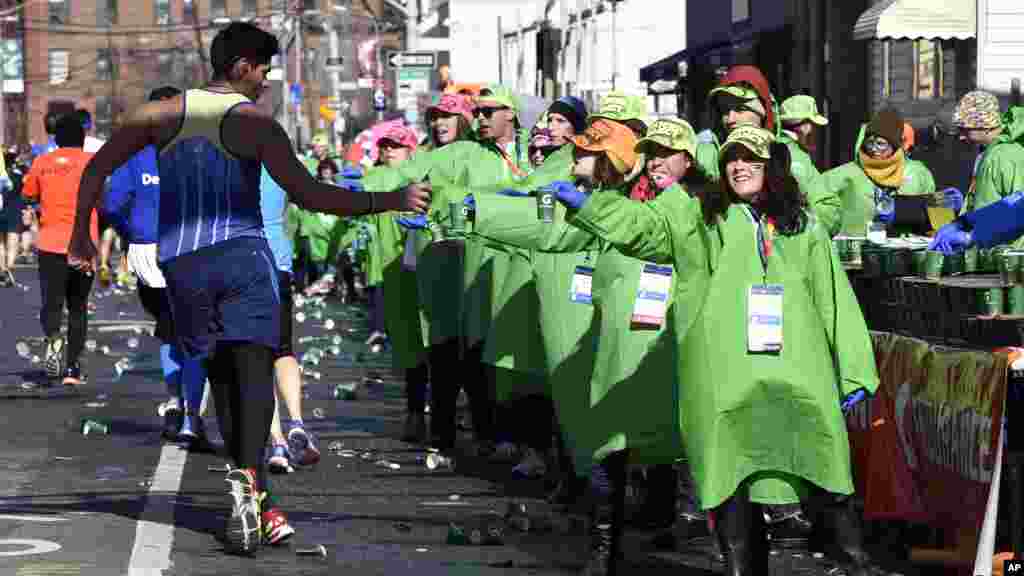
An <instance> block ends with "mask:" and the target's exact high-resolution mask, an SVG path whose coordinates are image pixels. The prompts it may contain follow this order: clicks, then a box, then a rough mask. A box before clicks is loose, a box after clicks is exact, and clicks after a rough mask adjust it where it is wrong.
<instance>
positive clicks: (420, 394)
mask: <svg viewBox="0 0 1024 576" xmlns="http://www.w3.org/2000/svg"><path fill="white" fill-rule="evenodd" d="M428 377H429V370H428V369H427V363H426V362H421V363H420V364H419V365H418V366H416V367H415V368H406V369H405V409H406V411H408V412H409V414H423V412H424V411H425V409H426V406H427V378H428Z"/></svg>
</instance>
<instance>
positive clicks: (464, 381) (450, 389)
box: [430, 339, 494, 449]
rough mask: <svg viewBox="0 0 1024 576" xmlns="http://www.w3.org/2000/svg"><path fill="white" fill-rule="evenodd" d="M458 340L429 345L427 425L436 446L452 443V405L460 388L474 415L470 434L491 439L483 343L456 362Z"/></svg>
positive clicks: (490, 402) (490, 403)
mask: <svg viewBox="0 0 1024 576" xmlns="http://www.w3.org/2000/svg"><path fill="white" fill-rule="evenodd" d="M459 351H460V349H459V341H458V340H456V339H451V340H447V341H445V342H442V343H440V344H435V345H433V346H431V347H430V368H431V371H432V373H431V374H432V375H431V379H430V385H431V397H430V401H431V403H430V409H431V412H430V426H431V433H432V434H433V435H434V437H435V439H436V441H437V442H438V444H439V445H438V446H437V448H440V449H451V448H453V447H454V446H455V405H456V402H457V401H458V398H459V390H460V389H465V390H466V395H467V396H469V406H470V410H471V412H472V414H473V433H474V436H475V437H476V439H477V440H478V441H486V442H493V441H494V398H493V397H492V394H491V393H490V390H491V389H492V388H493V387H492V385H491V382H490V374H489V372H488V370H487V366H486V365H485V364H484V363H483V362H482V361H481V358H482V356H483V346H482V345H481V346H477V347H474V348H472V349H470V350H469V351H467V353H466V358H465V360H464V361H462V362H460V361H459Z"/></svg>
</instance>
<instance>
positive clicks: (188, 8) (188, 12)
mask: <svg viewBox="0 0 1024 576" xmlns="http://www.w3.org/2000/svg"><path fill="white" fill-rule="evenodd" d="M158 1H159V0H158ZM182 13H183V14H184V16H185V22H192V21H193V20H194V19H195V17H196V9H195V5H194V4H193V3H192V0H185V2H184V6H183V8H182Z"/></svg>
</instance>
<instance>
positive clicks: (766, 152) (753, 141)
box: [719, 124, 775, 160]
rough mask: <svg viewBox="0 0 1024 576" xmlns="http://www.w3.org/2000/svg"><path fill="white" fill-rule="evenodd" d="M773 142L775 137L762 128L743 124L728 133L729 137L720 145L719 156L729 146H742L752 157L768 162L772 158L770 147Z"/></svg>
mask: <svg viewBox="0 0 1024 576" xmlns="http://www.w3.org/2000/svg"><path fill="white" fill-rule="evenodd" d="M774 141H775V136H773V135H772V133H771V132H769V131H767V130H765V129H764V128H758V127H757V126H752V125H750V124H744V125H742V126H737V127H736V128H734V129H733V131H732V132H730V133H729V137H728V138H726V139H725V143H724V144H722V149H721V151H720V152H719V154H722V155H724V154H725V152H726V150H728V149H729V148H730V147H731V146H735V145H737V144H742V145H743V147H744V148H746V149H747V150H750V152H751V153H753V154H754V156H757V157H758V158H761V159H762V160H768V159H769V158H771V157H772V153H771V148H770V147H771V144H772V142H774Z"/></svg>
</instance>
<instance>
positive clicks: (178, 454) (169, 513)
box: [127, 445, 188, 576]
mask: <svg viewBox="0 0 1024 576" xmlns="http://www.w3.org/2000/svg"><path fill="white" fill-rule="evenodd" d="M187 457H188V452H187V451H185V450H182V449H181V448H180V447H178V446H174V445H165V446H164V447H163V448H162V449H161V450H160V462H159V463H158V464H157V466H156V470H155V471H154V473H153V484H151V485H150V487H149V495H148V496H147V498H146V508H145V509H144V510H143V512H142V515H141V516H140V517H139V522H138V524H136V525H135V543H134V544H133V545H132V556H131V560H130V561H129V563H128V575H127V576H152V575H154V574H160V572H159V571H161V570H167V569H168V568H170V567H171V545H172V544H173V542H174V503H173V502H171V501H170V496H171V495H174V494H177V492H178V488H179V487H180V486H181V476H182V473H183V472H184V471H185V460H186V458H187ZM155 494H159V495H161V497H160V498H155V497H154V495H155Z"/></svg>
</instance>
